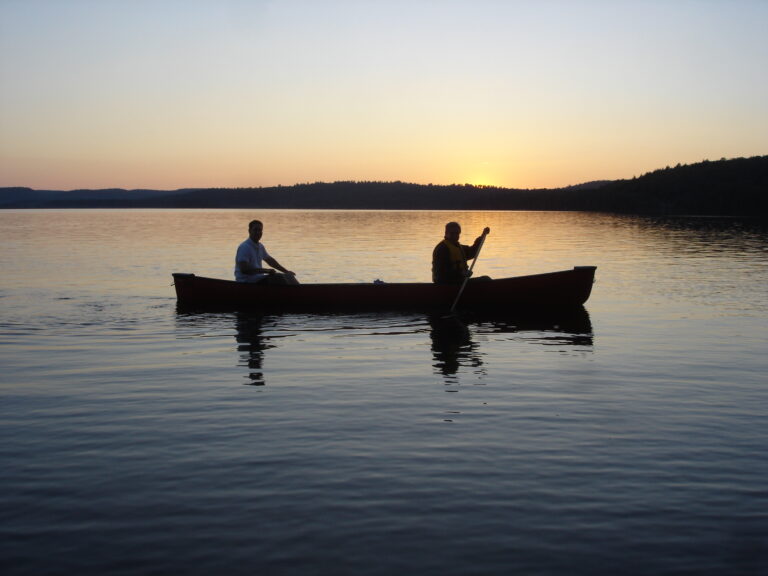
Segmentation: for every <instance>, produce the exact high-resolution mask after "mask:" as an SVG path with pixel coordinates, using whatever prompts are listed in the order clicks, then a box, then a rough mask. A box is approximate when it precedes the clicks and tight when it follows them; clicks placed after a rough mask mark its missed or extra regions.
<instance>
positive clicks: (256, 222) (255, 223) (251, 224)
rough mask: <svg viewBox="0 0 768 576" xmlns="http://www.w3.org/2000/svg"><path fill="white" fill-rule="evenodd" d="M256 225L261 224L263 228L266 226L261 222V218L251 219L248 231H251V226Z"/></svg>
mask: <svg viewBox="0 0 768 576" xmlns="http://www.w3.org/2000/svg"><path fill="white" fill-rule="evenodd" d="M254 226H261V227H262V228H264V224H263V223H262V222H261V220H251V221H250V222H248V232H250V231H251V228H253V227H254Z"/></svg>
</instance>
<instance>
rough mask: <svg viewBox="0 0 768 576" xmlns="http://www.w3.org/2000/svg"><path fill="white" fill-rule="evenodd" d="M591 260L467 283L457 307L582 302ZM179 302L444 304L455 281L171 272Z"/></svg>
mask: <svg viewBox="0 0 768 576" xmlns="http://www.w3.org/2000/svg"><path fill="white" fill-rule="evenodd" d="M595 270H596V267H595V266H576V267H575V268H573V270H563V271H560V272H549V273H546V274H534V275H531V276H517V277H514V278H500V279H498V280H481V279H477V280H474V281H470V282H468V283H467V286H466V289H465V290H464V293H463V294H462V295H461V299H460V300H459V303H458V306H457V308H459V309H485V310H488V309H494V310H504V309H521V308H528V307H533V306H536V307H542V306H543V307H548V308H563V307H572V306H579V305H581V304H584V302H586V301H587V299H588V298H589V295H590V292H591V291H592V284H593V282H594V278H595ZM173 279H174V286H175V287H176V297H177V299H178V303H179V305H180V306H183V307H187V308H202V309H241V308H252V309H258V310H264V311H270V312H272V311H295V310H314V311H322V312H335V311H345V310H424V311H429V310H449V309H450V307H451V304H453V301H454V299H455V298H456V295H457V293H458V290H459V286H453V285H450V286H446V285H436V284H431V283H426V282H412V283H392V284H387V283H381V284H298V285H292V286H275V285H261V284H252V283H246V282H235V281H234V280H220V279H216V278H205V277H203V276H196V275H194V274H182V273H175V274H173Z"/></svg>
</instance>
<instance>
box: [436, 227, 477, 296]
mask: <svg viewBox="0 0 768 576" xmlns="http://www.w3.org/2000/svg"><path fill="white" fill-rule="evenodd" d="M490 232H491V229H490V228H485V229H484V230H483V234H482V235H481V236H478V237H477V239H476V240H475V243H474V244H472V246H466V245H463V244H460V243H459V237H460V236H461V226H460V225H459V223H458V222H448V224H446V225H445V238H444V239H443V241H442V242H440V243H439V244H438V245H437V246H435V249H434V250H433V251H432V282H434V283H435V284H461V283H462V282H463V281H464V278H466V277H467V273H468V272H469V267H468V266H467V261H468V260H472V258H474V257H475V255H476V254H477V251H478V249H479V248H480V242H481V241H482V239H483V236H484V235H486V234H489V233H490Z"/></svg>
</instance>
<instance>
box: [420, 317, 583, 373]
mask: <svg viewBox="0 0 768 576" xmlns="http://www.w3.org/2000/svg"><path fill="white" fill-rule="evenodd" d="M428 320H429V327H430V332H429V336H430V340H431V349H432V359H433V364H432V365H433V368H434V371H435V373H436V374H438V375H441V376H442V377H443V378H444V380H445V383H446V384H456V383H458V372H459V370H460V369H461V368H466V369H469V370H470V371H471V372H473V373H474V374H476V375H479V376H481V377H482V376H484V375H485V374H486V367H485V365H484V362H483V353H482V352H481V350H480V345H479V344H478V342H477V341H476V340H477V339H480V340H483V339H484V340H488V339H491V338H493V337H494V335H499V334H502V335H508V336H507V337H508V339H510V340H517V341H524V342H529V343H533V344H538V345H544V346H552V347H554V348H555V349H557V350H559V351H573V350H587V349H589V348H591V347H592V345H593V335H592V323H591V321H590V319H589V314H588V313H587V311H586V310H585V309H584V308H583V307H579V308H576V309H569V310H566V311H553V312H547V313H540V312H537V313H516V314H505V315H501V316H500V315H498V314H495V315H492V314H483V315H478V314H472V315H462V316H451V315H430V316H429V317H428Z"/></svg>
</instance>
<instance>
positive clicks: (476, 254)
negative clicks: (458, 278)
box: [451, 232, 486, 312]
mask: <svg viewBox="0 0 768 576" xmlns="http://www.w3.org/2000/svg"><path fill="white" fill-rule="evenodd" d="M485 237H486V233H485V232H483V235H482V236H481V238H480V245H479V246H478V247H477V252H475V257H474V258H473V259H472V264H470V266H469V270H467V275H466V276H464V282H462V283H461V288H459V293H458V294H456V299H455V300H454V301H453V304H452V305H451V312H453V311H454V310H455V309H456V304H458V303H459V299H460V298H461V295H462V294H463V293H464V288H465V287H466V286H467V282H468V281H469V277H470V276H472V270H473V269H474V267H475V262H477V257H478V256H480V250H482V249H483V244H485Z"/></svg>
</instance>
